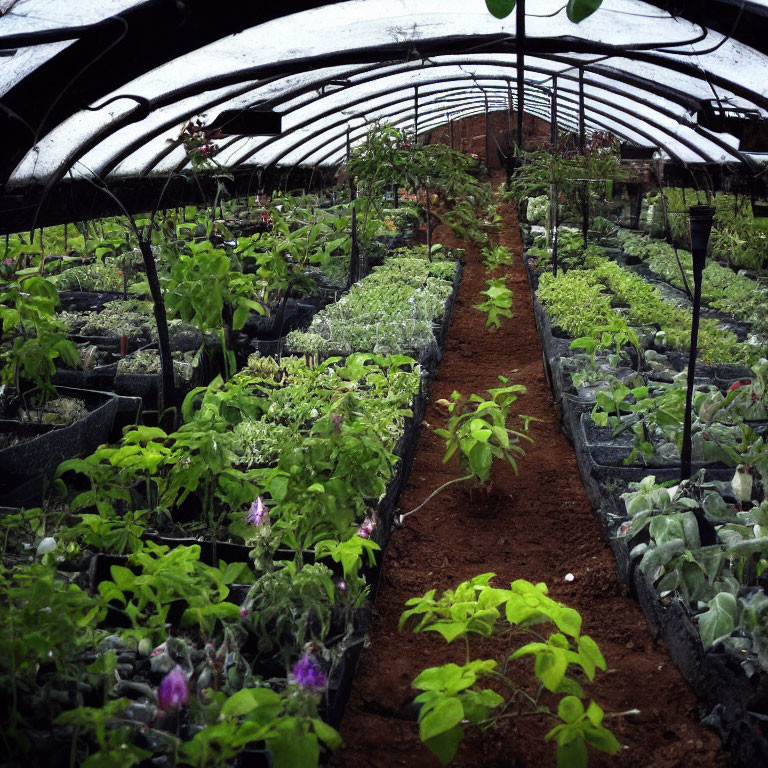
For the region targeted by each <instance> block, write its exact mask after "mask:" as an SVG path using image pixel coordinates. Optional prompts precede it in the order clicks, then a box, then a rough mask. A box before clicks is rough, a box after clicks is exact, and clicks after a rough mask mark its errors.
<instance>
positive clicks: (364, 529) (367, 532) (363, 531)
mask: <svg viewBox="0 0 768 768" xmlns="http://www.w3.org/2000/svg"><path fill="white" fill-rule="evenodd" d="M374 528H376V521H375V520H374V519H373V518H372V517H366V518H365V520H363V522H362V523H361V524H360V527H359V528H358V529H357V535H358V536H359V537H360V538H361V539H370V538H371V534H372V533H373V530H374Z"/></svg>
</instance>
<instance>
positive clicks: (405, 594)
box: [332, 206, 727, 768]
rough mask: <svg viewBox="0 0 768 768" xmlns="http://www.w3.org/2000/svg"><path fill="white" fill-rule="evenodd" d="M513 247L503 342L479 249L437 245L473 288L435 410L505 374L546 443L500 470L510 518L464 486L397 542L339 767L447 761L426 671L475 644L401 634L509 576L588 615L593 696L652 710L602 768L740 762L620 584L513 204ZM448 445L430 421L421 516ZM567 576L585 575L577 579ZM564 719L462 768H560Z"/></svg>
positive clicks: (431, 415) (418, 497) (504, 729)
mask: <svg viewBox="0 0 768 768" xmlns="http://www.w3.org/2000/svg"><path fill="white" fill-rule="evenodd" d="M499 212H500V213H501V214H502V216H503V219H504V229H503V231H502V234H501V235H500V243H501V244H502V245H505V246H507V247H508V248H510V249H511V250H512V251H513V253H515V255H516V260H515V266H514V267H512V268H509V269H508V270H507V271H508V276H509V279H508V283H507V284H508V286H509V287H510V288H512V290H513V291H514V294H515V307H514V311H515V317H514V318H513V319H511V320H507V321H505V322H504V324H503V326H502V328H501V329H500V330H498V331H495V332H489V331H486V330H485V327H484V323H485V315H484V314H483V313H481V312H479V311H478V310H476V309H474V307H473V305H475V304H477V303H479V301H480V295H479V294H480V291H481V290H483V289H484V288H485V280H486V279H487V274H486V272H485V269H484V268H483V265H482V260H481V258H480V256H479V251H478V249H477V248H475V247H473V246H471V245H468V244H466V243H464V242H461V241H458V240H457V239H456V238H455V237H454V236H453V235H452V234H451V233H450V231H449V230H447V229H446V228H444V227H442V226H441V227H439V228H438V230H437V232H436V242H442V243H444V244H445V245H457V246H460V247H464V248H465V249H466V260H467V264H466V268H465V272H464V279H463V282H462V285H461V289H460V292H459V296H458V300H457V303H456V307H455V310H454V317H453V321H452V324H451V329H450V333H449V337H448V342H447V345H446V350H445V355H444V357H443V360H442V363H441V364H440V366H439V367H438V369H437V373H436V377H435V379H434V381H433V383H432V386H431V392H430V400H431V402H430V405H429V407H428V410H427V416H426V421H427V422H428V424H429V425H431V426H433V427H436V426H441V425H443V424H444V422H445V418H444V416H443V415H442V414H441V413H440V411H439V409H438V408H437V407H436V406H435V405H434V403H435V401H436V400H437V399H438V398H448V397H450V395H451V393H452V392H453V391H454V390H455V389H458V390H459V391H461V392H463V393H465V394H469V393H471V392H477V393H484V392H485V390H487V389H488V388H489V387H493V386H495V385H496V384H497V383H498V379H497V377H498V376H499V375H500V374H501V375H504V376H507V377H509V378H510V379H511V380H512V381H513V382H514V383H521V384H525V386H526V387H527V388H528V391H527V393H526V394H525V395H523V396H522V397H521V398H520V400H519V401H518V403H517V404H516V405H519V409H520V412H522V413H525V414H527V415H531V416H535V417H536V418H538V419H540V421H539V422H537V423H534V424H533V425H532V426H531V434H532V436H533V437H534V440H535V443H534V444H533V445H528V446H527V447H526V454H527V455H526V456H525V457H523V458H522V459H521V460H520V462H519V469H520V475H519V477H515V475H514V474H513V473H512V471H511V469H510V468H509V467H508V466H501V465H500V464H499V465H498V466H495V467H494V473H493V477H492V479H493V482H494V486H495V488H496V490H497V491H498V492H499V493H500V494H501V495H502V500H503V504H502V505H501V508H500V510H499V514H498V515H497V516H496V517H493V518H491V519H480V518H477V517H473V516H472V515H471V514H470V512H471V510H470V509H468V508H467V507H468V505H467V502H466V499H465V496H464V494H463V493H462V492H461V490H460V489H458V488H456V487H454V488H456V490H455V491H453V492H452V491H451V490H449V491H446V492H445V493H442V494H439V495H438V496H437V497H436V498H435V499H434V500H432V501H431V502H430V503H429V504H428V505H427V506H425V507H424V508H423V509H421V510H420V511H419V512H417V513H416V514H414V515H412V516H410V517H408V518H407V520H406V521H405V525H404V527H403V528H402V529H400V530H398V531H396V532H395V533H394V534H393V537H392V540H391V543H390V545H389V548H388V550H387V553H386V557H385V560H384V572H383V577H382V585H381V588H380V591H379V594H378V597H377V599H376V604H375V615H374V622H373V625H372V629H371V632H370V634H369V647H367V648H366V650H365V651H364V654H363V658H362V662H361V666H360V671H359V674H358V677H357V679H356V681H355V685H354V689H353V692H352V697H351V699H350V703H349V706H348V709H347V712H346V715H345V718H344V721H343V723H342V727H341V734H342V737H343V739H344V744H343V746H342V747H341V748H340V749H339V750H338V752H337V753H336V755H335V756H334V758H333V760H332V765H333V766H335V767H336V768H363V767H365V768H393V767H394V766H418V768H431V767H432V766H439V763H438V761H437V760H436V759H435V758H434V757H433V756H432V754H431V753H430V752H429V751H428V750H427V749H426V748H425V747H424V746H422V744H421V742H420V741H419V737H418V726H417V725H416V723H415V722H414V720H413V714H412V713H413V710H412V709H411V708H410V703H411V701H412V699H413V697H414V695H415V694H416V691H414V690H413V689H412V688H411V687H410V683H411V681H412V680H413V679H414V678H415V677H416V675H418V674H419V672H420V671H421V670H422V669H424V668H425V667H429V666H437V665H440V664H444V663H447V662H449V661H453V662H456V663H459V664H462V663H464V658H463V657H464V646H463V644H462V643H458V642H457V643H454V644H452V645H447V644H446V643H445V642H444V641H443V639H442V638H441V637H439V636H438V635H437V634H436V633H425V634H414V633H412V632H398V629H397V622H398V619H399V617H400V614H401V613H402V611H403V609H404V603H405V601H406V600H407V599H408V598H410V597H414V596H420V595H422V594H424V593H425V592H426V591H427V590H428V589H432V588H437V589H438V590H442V589H446V588H449V587H454V586H456V585H457V584H458V583H459V582H461V581H464V580H466V579H469V578H471V577H472V576H475V575H476V574H479V573H484V572H487V571H492V572H494V573H496V574H497V577H496V579H495V582H494V583H495V584H496V585H497V586H505V585H508V584H509V582H510V581H512V580H514V579H518V578H525V579H528V580H530V581H533V582H539V581H544V582H546V583H547V584H548V585H549V588H550V595H551V596H552V597H553V598H554V599H556V600H559V601H561V602H563V603H565V604H566V605H569V606H571V607H574V608H576V609H577V610H578V611H579V612H580V613H581V614H582V616H583V619H584V624H583V632H584V633H585V634H589V635H590V636H591V637H592V638H593V639H594V640H596V642H597V643H598V645H599V646H600V648H601V650H602V651H603V654H604V655H605V658H606V660H607V664H608V672H605V673H599V672H598V675H597V678H596V681H595V682H594V683H593V684H591V685H589V686H588V688H587V695H589V696H591V697H592V698H594V700H595V701H597V702H598V703H599V704H601V706H602V707H603V708H604V709H605V710H606V711H607V712H624V711H626V710H629V709H632V708H637V709H639V710H640V714H639V715H630V716H626V717H615V718H612V719H610V720H609V721H607V724H608V725H609V727H610V728H611V729H612V730H613V732H614V734H615V735H616V737H617V738H618V740H619V741H620V743H621V744H622V751H621V752H620V753H619V754H618V755H617V756H615V757H613V758H610V757H608V756H605V755H603V754H601V753H598V752H595V751H594V750H591V749H590V765H591V766H608V765H611V766H654V768H672V767H673V766H683V765H685V766H687V767H690V766H724V765H726V764H727V753H725V752H724V750H723V749H722V746H721V743H720V740H719V739H718V738H717V737H716V736H715V735H714V734H713V733H711V732H710V731H708V730H707V729H705V728H704V727H703V726H701V725H699V724H698V723H697V719H696V700H695V697H694V695H693V693H692V692H691V690H690V688H689V687H688V686H687V684H686V683H685V682H684V681H683V680H682V678H681V677H680V675H679V673H678V672H677V670H676V669H675V668H674V667H673V666H672V664H671V662H670V660H669V657H668V656H667V654H666V652H665V649H664V648H663V647H662V646H660V645H659V644H657V643H656V642H654V641H653V640H652V638H651V636H650V634H649V632H648V630H647V627H646V623H645V620H644V618H643V616H642V614H641V613H640V610H639V608H638V606H637V604H636V603H635V602H634V601H633V600H632V599H631V598H630V597H629V596H628V595H627V594H626V589H625V588H624V587H623V586H621V585H620V584H619V583H618V581H617V579H616V575H615V563H614V560H613V557H612V554H611V551H610V549H609V547H608V545H607V544H606V542H605V541H604V540H603V539H602V534H601V531H600V528H599V526H598V524H597V522H596V520H595V519H594V517H593V515H592V512H591V511H590V505H589V502H588V500H587V496H586V494H585V491H584V488H583V486H582V484H581V481H580V479H579V474H578V470H577V466H576V459H575V456H574V453H573V450H572V448H571V446H570V444H569V443H568V441H567V439H566V437H565V435H564V434H563V432H562V431H561V429H560V425H559V420H558V415H557V413H556V411H555V408H554V405H553V403H552V397H551V394H550V391H549V389H548V387H547V383H546V380H545V377H544V372H543V367H542V353H541V346H540V344H539V339H538V337H537V334H536V327H535V324H534V319H533V309H532V304H531V297H530V293H529V289H528V284H527V282H526V277H525V272H524V270H523V267H522V260H521V242H520V236H519V229H518V227H517V218H516V215H515V211H514V208H513V207H512V206H501V207H500V208H499ZM442 456H443V447H442V440H440V439H439V438H437V437H435V435H434V434H433V433H432V431H431V430H430V429H429V428H427V427H426V426H424V427H423V428H422V430H421V434H420V438H419V444H418V449H417V454H416V458H415V462H414V466H413V471H412V473H411V478H410V482H409V484H408V486H407V488H406V489H405V491H404V494H403V497H402V499H401V503H400V509H401V511H407V510H410V509H412V508H414V507H415V506H417V505H418V504H419V503H421V502H422V501H423V500H424V499H425V498H426V497H427V496H428V495H429V493H430V492H432V491H433V490H434V489H435V488H437V487H438V486H439V485H440V484H442V483H444V482H445V481H446V480H449V479H450V478H451V477H455V476H457V475H456V474H455V472H456V469H457V467H456V466H455V465H454V464H453V463H452V462H451V463H449V464H448V465H443V463H442ZM567 573H573V574H574V576H575V580H574V581H573V582H571V583H566V582H565V581H564V576H565V575H566V574H567ZM472 649H473V654H472V655H473V658H497V659H498V658H500V657H501V656H502V654H503V650H504V645H503V643H502V642H501V641H500V639H498V638H493V639H490V640H482V639H481V640H479V641H476V640H474V639H473V641H472ZM511 667H512V669H514V670H515V673H516V674H519V675H520V677H519V679H521V680H529V679H530V678H531V667H532V661H531V660H530V659H523V660H519V661H516V662H512V664H511ZM552 725H553V722H552V721H551V720H545V719H544V718H543V717H541V716H533V717H524V718H515V719H510V720H505V721H503V723H502V724H500V725H498V726H497V727H494V728H493V729H491V730H489V731H486V732H485V733H483V734H474V733H473V732H472V731H471V730H468V733H467V736H466V737H465V740H464V742H463V744H462V746H461V747H460V749H459V752H458V754H457V757H456V760H455V761H454V763H453V765H455V766H463V767H464V768H470V767H471V768H496V767H497V766H498V768H501V766H504V768H510V766H515V767H518V768H523V766H525V767H526V768H539V766H554V765H555V754H554V751H555V750H554V746H553V744H551V743H546V744H545V743H544V739H543V737H544V734H545V733H546V732H547V731H548V730H549V728H550V727H552Z"/></svg>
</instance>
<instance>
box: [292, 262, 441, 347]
mask: <svg viewBox="0 0 768 768" xmlns="http://www.w3.org/2000/svg"><path fill="white" fill-rule="evenodd" d="M406 254H408V255H403V256H399V255H398V256H393V257H390V258H388V259H387V260H386V261H385V262H384V264H383V265H382V266H379V267H374V269H373V272H372V273H371V274H370V275H368V276H367V277H365V278H363V279H362V280H361V281H360V282H359V283H356V284H355V285H353V286H352V287H351V288H350V290H349V291H348V292H347V293H346V294H345V295H344V296H343V297H342V298H341V299H340V300H339V301H338V302H336V303H335V304H331V305H329V306H327V307H326V308H325V309H323V310H322V311H320V312H318V313H317V314H316V315H315V317H314V318H313V319H312V323H311V325H310V326H309V328H308V329H307V330H306V331H292V332H291V333H290V334H288V337H287V340H286V345H287V347H288V349H290V350H292V351H293V352H301V353H304V354H312V355H321V356H325V355H328V354H349V353H351V352H359V351H363V350H373V351H374V352H376V353H380V354H412V355H418V354H419V353H420V352H421V351H422V350H425V349H427V348H429V347H430V346H431V345H433V344H434V343H435V341H434V332H433V323H435V322H438V321H439V320H440V319H441V318H442V316H443V311H444V307H445V301H446V299H447V298H448V297H449V296H450V295H451V293H452V291H453V277H454V275H455V272H456V262H455V261H453V260H451V259H450V258H447V256H448V254H447V252H443V251H437V252H436V253H435V254H434V258H433V260H432V261H428V260H426V259H423V258H418V257H412V256H411V255H410V254H409V252H407V251H406Z"/></svg>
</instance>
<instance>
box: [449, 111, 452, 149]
mask: <svg viewBox="0 0 768 768" xmlns="http://www.w3.org/2000/svg"><path fill="white" fill-rule="evenodd" d="M448 139H449V141H450V143H451V149H453V118H450V117H449V118H448Z"/></svg>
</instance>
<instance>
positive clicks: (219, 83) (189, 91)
mask: <svg viewBox="0 0 768 768" xmlns="http://www.w3.org/2000/svg"><path fill="white" fill-rule="evenodd" d="M462 41H463V38H462ZM440 42H441V41H439V40H429V41H420V43H419V47H420V50H421V51H423V50H424V46H425V45H427V46H428V47H429V48H435V47H437V46H438V45H439V44H440ZM513 42H514V39H513ZM529 42H530V41H529ZM537 42H541V41H540V40H539V41H537ZM547 42H548V43H551V42H552V41H551V40H549V41H547ZM577 42H578V43H579V44H578V45H577V44H576V43H574V44H573V45H571V46H570V47H575V48H582V49H584V48H588V49H590V50H591V49H592V47H593V44H592V43H590V44H589V45H587V46H584V45H583V44H581V42H579V41H577ZM562 44H563V43H562V42H559V43H558V45H562ZM462 45H464V43H463V42H462ZM455 46H456V42H455V41H450V44H448V46H447V47H449V48H450V47H455ZM489 46H491V47H493V48H494V49H495V48H496V47H500V48H501V52H502V53H503V52H505V51H506V49H507V48H508V47H509V41H508V40H507V39H506V38H504V39H502V40H499V39H498V36H494V38H493V39H492V40H491V41H490V44H489V45H486V46H481V47H485V48H486V49H488V48H489ZM533 47H534V46H532V45H529V53H531V54H532V55H533V54H534V51H532V50H531V48H533ZM543 47H544V48H546V47H547V46H543ZM388 48H391V46H388ZM596 48H597V49H598V52H600V51H603V52H604V51H605V50H606V46H605V45H604V44H598V45H597V46H596ZM608 48H609V49H612V47H610V46H609V47H608ZM373 53H374V52H373V51H365V52H362V51H348V52H345V53H341V54H335V55H333V56H332V57H329V56H322V57H315V59H316V60H313V61H307V60H305V59H301V60H293V61H291V62H290V65H289V64H288V63H283V64H268V65H263V66H259V67H254V68H248V69H246V70H241V71H240V72H239V73H237V74H235V73H232V74H228V75H226V76H223V77H216V78H208V79H204V80H200V81H198V82H196V83H192V84H188V85H185V86H183V87H181V88H179V89H176V90H175V91H172V92H168V93H165V94H163V96H162V97H159V98H157V99H154V100H149V104H148V105H144V104H139V105H138V106H137V107H135V108H133V109H132V110H130V111H129V112H127V113H125V114H123V115H121V116H120V117H118V118H116V119H115V120H113V121H112V122H111V123H109V124H108V125H106V126H104V127H102V129H101V130H99V131H97V132H96V133H95V134H93V135H92V136H91V137H90V139H89V140H88V141H86V142H84V143H83V144H81V145H79V146H78V147H76V148H75V149H74V150H73V151H72V152H71V153H70V154H69V155H68V156H67V158H66V159H65V160H64V162H62V163H61V164H60V166H59V168H58V170H57V171H56V172H55V173H54V174H53V175H52V176H51V179H50V181H49V184H48V186H49V187H51V186H54V185H55V184H56V183H57V182H58V181H59V180H60V179H61V178H63V177H64V175H65V174H66V173H67V172H68V171H69V169H70V168H71V167H72V166H73V165H74V164H75V163H76V162H77V161H78V160H79V159H81V158H82V157H83V155H85V154H86V152H87V151H88V150H90V149H92V148H93V147H95V146H97V145H98V144H99V143H100V142H101V141H103V140H104V139H106V138H108V137H109V136H110V135H111V134H113V133H115V132H116V131H117V130H119V129H120V128H123V127H125V126H126V125H129V124H131V123H133V122H134V121H136V120H137V119H141V118H142V116H143V115H144V114H145V113H146V112H147V110H149V111H152V110H154V109H158V108H160V107H163V106H166V105H169V104H172V103H174V102H177V101H179V100H180V99H182V98H186V97H188V96H190V95H195V94H199V93H201V92H204V91H207V90H212V89H214V88H220V87H223V86H226V85H232V84H236V83H238V82H242V81H243V80H248V81H253V80H256V79H258V78H259V77H269V78H272V77H275V76H279V75H281V74H282V75H285V74H287V72H286V70H288V71H289V73H299V72H302V71H304V70H306V69H307V68H314V67H317V66H327V65H329V64H333V65H335V64H336V63H337V59H339V58H341V59H346V60H348V61H350V63H369V62H370V61H371V56H372V54H373ZM401 53H406V49H405V47H403V48H402V50H401ZM536 55H538V54H536ZM621 55H622V57H623V58H632V59H633V60H635V59H636V60H639V61H646V62H650V63H652V64H656V65H657V66H661V65H664V66H667V64H668V63H667V62H662V61H659V60H655V59H654V57H653V56H649V55H648V54H645V53H631V54H629V55H628V53H627V52H625V51H622V52H621ZM361 57H362V59H361ZM329 58H331V59H332V61H329V60H328V59H329ZM318 59H319V60H318ZM671 64H672V66H669V68H670V69H674V70H675V71H680V72H683V73H685V74H687V75H689V76H692V77H694V78H696V79H707V73H706V72H703V71H702V70H699V69H697V68H696V67H693V66H690V65H687V64H685V63H680V62H672V63H671ZM583 66H584V67H588V66H590V64H588V63H584V64H583ZM708 81H709V82H710V83H711V84H712V85H715V84H718V85H719V86H720V87H723V88H724V87H725V81H724V80H723V79H722V78H720V77H717V76H714V75H712V74H711V73H710V74H709V78H708ZM731 85H732V86H733V87H732V88H731V89H730V90H731V91H732V92H733V93H736V94H738V95H741V96H742V97H744V98H747V99H748V100H749V96H752V99H751V101H752V102H753V103H755V104H758V105H760V106H763V107H765V106H768V99H766V98H765V97H763V96H762V95H761V94H758V93H755V92H752V91H748V90H747V89H744V88H742V87H741V86H738V85H734V84H733V83H731Z"/></svg>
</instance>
